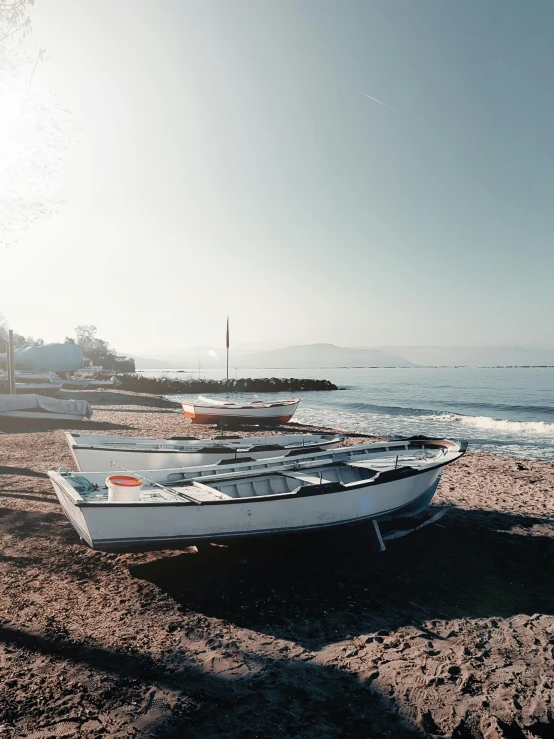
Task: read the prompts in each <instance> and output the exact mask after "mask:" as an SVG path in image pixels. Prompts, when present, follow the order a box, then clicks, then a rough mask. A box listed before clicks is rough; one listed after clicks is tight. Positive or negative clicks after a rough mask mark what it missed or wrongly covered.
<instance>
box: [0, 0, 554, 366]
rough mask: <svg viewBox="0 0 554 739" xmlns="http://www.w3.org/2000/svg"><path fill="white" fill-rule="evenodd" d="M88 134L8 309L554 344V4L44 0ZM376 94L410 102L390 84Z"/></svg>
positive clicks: (216, 333)
mask: <svg viewBox="0 0 554 739" xmlns="http://www.w3.org/2000/svg"><path fill="white" fill-rule="evenodd" d="M33 19H34V29H35V30H34V40H35V41H36V43H38V44H40V45H41V46H45V47H47V48H48V51H49V54H50V60H49V62H48V64H47V65H46V66H43V67H42V69H41V70H39V73H38V74H37V77H36V80H35V84H37V85H44V86H48V87H50V88H54V89H55V90H56V91H57V92H58V93H59V96H60V98H61V99H62V101H63V103H64V104H65V105H66V106H67V107H68V108H70V109H71V110H72V111H73V116H74V121H75V124H76V125H77V127H78V129H79V131H78V135H77V137H76V141H75V142H74V144H73V145H72V147H71V149H70V151H69V154H68V157H67V159H66V163H65V166H64V171H63V178H62V182H61V188H62V197H63V198H64V200H65V204H64V205H63V206H62V207H61V208H60V210H59V214H58V215H56V216H54V217H53V218H51V219H50V220H48V221H45V222H42V223H40V224H39V225H37V226H35V227H34V228H33V230H32V231H31V232H30V233H28V234H27V235H25V236H24V237H23V238H22V239H21V241H20V242H19V243H18V244H16V245H15V246H12V247H11V248H10V249H9V250H5V251H4V252H3V253H2V254H1V255H0V256H1V262H0V263H1V264H2V265H3V268H2V270H1V272H2V278H1V287H0V311H1V312H3V313H5V314H6V315H7V316H8V318H9V319H10V323H11V325H12V326H13V327H14V328H15V329H16V330H18V331H20V332H23V333H31V334H34V335H41V336H43V337H44V338H45V339H47V340H57V339H63V337H64V336H65V335H66V334H68V333H70V332H71V330H72V329H73V327H74V326H76V325H77V324H78V323H95V324H96V325H97V326H98V328H99V333H100V335H101V336H103V337H104V338H106V339H108V340H109V341H110V342H111V343H112V344H113V345H114V346H115V347H116V348H117V349H118V350H120V351H129V352H136V353H141V352H143V353H153V352H154V353H155V352H160V353H162V352H163V353H172V352H173V351H175V350H178V349H180V348H182V347H186V346H190V345H195V344H216V345H219V346H220V345H222V343H223V341H224V331H225V317H226V315H227V314H230V315H231V321H232V334H231V339H232V341H234V342H253V343H256V342H263V343H273V344H277V345H278V344H281V345H284V344H291V343H311V342H318V341H329V342H333V343H337V344H342V345H349V344H361V345H375V346H377V345H380V344H392V345H394V344H426V345H428V344H449V345H452V344H487V343H493V344H514V343H522V344H536V345H545V346H552V345H553V343H554V340H553V337H552V323H553V317H554V289H553V276H554V2H552V0H533V1H532V2H524V1H522V0H486V2H485V1H484V0H403V1H402V0H359V1H358V0H349V1H348V2H339V1H338V0H333V1H328V0H278V1H277V0H272V1H267V0H219V1H218V2H211V1H210V0H195V1H194V2H191V1H188V0H156V2H152V0H148V2H145V1H144V0H132V2H131V1H130V0H118V1H117V2H109V1H108V0H97V1H96V2H84V1H83V2H76V1H75V0H36V7H35V9H34V11H33ZM368 95H370V96H372V97H373V98H376V99H377V100H379V101H382V102H383V103H385V104H386V106H389V107H385V105H381V104H379V103H378V102H375V101H374V100H372V99H370V98H369V97H368Z"/></svg>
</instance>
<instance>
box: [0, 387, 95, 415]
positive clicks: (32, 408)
mask: <svg viewBox="0 0 554 739" xmlns="http://www.w3.org/2000/svg"><path fill="white" fill-rule="evenodd" d="M91 417H92V408H91V407H90V405H89V404H88V403H87V402H86V400H59V399H58V398H48V397H44V396H43V395H36V394H24V395H0V418H19V419H23V420H27V421H30V420H35V421H36V420H50V421H82V420H83V419H88V418H91Z"/></svg>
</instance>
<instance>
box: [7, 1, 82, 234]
mask: <svg viewBox="0 0 554 739" xmlns="http://www.w3.org/2000/svg"><path fill="white" fill-rule="evenodd" d="M33 4H34V0H0V110H2V115H1V116H0V244H4V245H7V244H10V243H13V242H15V241H17V238H18V236H19V235H20V234H21V233H22V232H24V231H25V230H26V229H27V228H29V226H30V225H31V224H32V223H33V222H34V221H36V220H37V219H40V218H44V217H47V216H49V215H51V214H52V212H54V211H55V210H56V208H57V206H58V205H59V199H58V197H57V194H56V188H55V185H56V179H57V174H58V172H59V169H60V166H61V164H62V162H63V158H64V155H65V151H66V149H67V146H68V144H69V139H70V116H69V113H68V111H67V110H65V109H64V108H63V106H62V105H60V103H59V102H58V100H57V99H56V97H55V96H53V95H51V94H48V93H47V92H45V91H41V90H37V89H35V88H36V85H33V81H34V77H35V72H36V70H37V67H38V65H39V64H41V63H42V62H43V61H44V58H45V50H44V49H42V48H36V47H33V45H32V43H31V19H30V16H29V10H30V6H32V5H33Z"/></svg>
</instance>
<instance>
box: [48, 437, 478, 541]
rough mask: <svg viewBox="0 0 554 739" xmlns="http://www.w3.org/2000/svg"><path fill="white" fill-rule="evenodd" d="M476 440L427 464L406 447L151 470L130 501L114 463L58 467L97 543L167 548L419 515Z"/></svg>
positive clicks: (67, 497) (77, 518) (59, 484)
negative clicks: (116, 495) (111, 492)
mask: <svg viewBox="0 0 554 739" xmlns="http://www.w3.org/2000/svg"><path fill="white" fill-rule="evenodd" d="M466 447H467V444H466V443H465V442H452V441H446V440H443V441H440V442H435V449H434V451H435V452H436V453H435V454H433V455H432V456H431V457H430V458H428V459H423V457H422V458H421V459H419V461H418V463H417V464H398V461H397V460H396V457H395V459H394V461H393V460H392V459H390V458H389V459H388V460H384V461H382V462H381V464H380V465H378V466H375V465H374V464H373V463H371V462H344V461H339V460H335V459H331V460H329V461H327V462H325V463H314V462H313V461H311V462H305V461H303V460H302V459H298V460H296V462H295V463H293V464H289V465H285V466H282V467H281V468H280V469H275V470H270V471H268V470H267V469H262V470H260V471H255V470H252V471H250V472H249V473H247V474H241V473H231V474H225V473H224V474H220V475H213V476H206V477H203V478H202V480H201V481H200V480H198V479H195V480H185V481H175V482H166V483H164V484H161V483H160V484H158V483H156V482H155V481H153V482H151V480H150V479H144V480H142V489H141V490H140V492H138V493H137V497H136V499H135V500H126V501H124V502H123V501H116V500H109V499H108V487H107V485H106V478H105V477H103V475H104V474H105V473H102V476H101V475H98V474H96V475H94V474H89V475H77V474H75V473H69V472H67V471H63V470H60V471H58V472H52V471H51V472H49V473H48V475H49V477H50V479H51V481H52V484H53V487H54V490H55V492H56V495H57V497H58V500H59V501H60V504H61V505H62V507H63V510H64V512H65V514H66V515H67V517H68V518H69V520H70V522H71V524H72V525H73V526H74V528H75V529H76V531H77V532H78V534H79V536H80V537H81V539H82V540H83V541H85V542H86V543H87V544H88V545H89V546H91V547H93V548H94V549H102V550H106V551H113V550H121V549H123V550H125V549H164V548H169V547H174V546H177V547H179V546H188V545H190V544H195V543H199V542H202V541H227V540H230V539H234V538H243V537H252V536H263V535H274V534H282V533H288V532H298V531H309V530H314V529H322V528H332V527H336V526H344V525H348V524H358V523H362V522H364V521H370V520H373V521H381V520H389V519H394V518H401V517H407V516H413V515H416V514H417V513H419V512H421V511H422V510H424V509H425V508H426V507H427V506H428V505H429V504H430V502H431V500H432V498H433V496H434V494H435V491H436V489H437V486H438V483H439V480H440V476H441V473H442V470H443V468H444V466H445V465H447V464H449V463H451V462H454V461H455V460H456V459H458V458H459V457H461V456H462V454H464V452H465V450H466ZM422 448H423V444H422V443H421V442H420V443H419V449H422ZM340 451H341V452H342V451H343V450H340ZM112 474H113V473H112ZM136 479H140V478H137V477H135V481H136Z"/></svg>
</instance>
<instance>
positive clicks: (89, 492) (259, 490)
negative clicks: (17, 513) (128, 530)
mask: <svg viewBox="0 0 554 739" xmlns="http://www.w3.org/2000/svg"><path fill="white" fill-rule="evenodd" d="M411 469H413V468H411V467H399V468H398V470H396V471H394V470H391V467H390V465H389V466H388V470H385V471H384V472H385V474H386V473H388V472H390V471H394V472H395V473H400V474H401V471H402V470H411ZM380 474H381V475H382V474H383V472H379V470H376V469H372V468H371V467H369V465H358V464H356V463H344V462H343V463H338V464H332V465H327V466H320V467H311V468H309V469H306V470H295V469H290V470H283V471H281V472H277V471H276V472H271V473H268V474H258V475H251V476H247V477H245V476H241V477H240V478H235V479H233V478H228V477H226V476H221V477H218V479H216V480H212V481H210V483H209V484H205V483H202V482H199V481H198V480H194V481H192V482H186V483H184V484H181V485H180V486H175V487H173V486H169V485H155V484H153V483H151V482H150V481H146V480H145V481H144V484H143V487H142V490H141V492H140V500H139V501H138V502H139V503H176V502H179V503H181V502H183V501H189V502H192V503H195V502H196V503H199V504H202V503H207V502H216V501H221V500H228V499H229V498H256V497H267V496H271V495H283V494H292V493H300V494H302V490H303V488H307V487H310V488H311V489H310V493H312V492H313V493H316V492H332V489H339V488H340V489H343V488H348V487H349V486H352V485H356V484H358V483H360V482H364V481H368V480H372V479H374V478H375V477H376V476H378V475H380ZM65 479H66V480H67V481H68V482H69V483H70V484H71V486H72V487H73V489H74V490H75V491H76V492H77V493H78V495H79V497H80V498H81V499H82V500H83V501H85V502H87V503H106V502H108V488H107V486H106V485H105V484H103V485H99V484H93V483H91V481H90V480H88V479H87V478H86V477H84V476H82V475H77V474H69V475H66V476H65Z"/></svg>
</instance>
